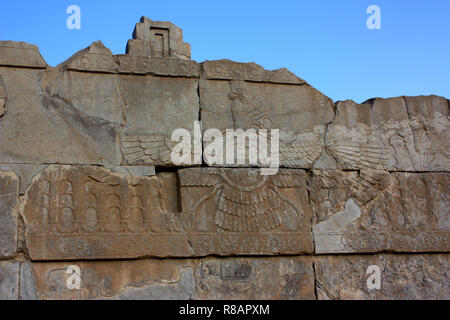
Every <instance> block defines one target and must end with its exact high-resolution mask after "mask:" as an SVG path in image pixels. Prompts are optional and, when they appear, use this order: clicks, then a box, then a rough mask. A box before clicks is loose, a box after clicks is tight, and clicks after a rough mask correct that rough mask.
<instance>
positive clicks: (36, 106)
mask: <svg viewBox="0 0 450 320" xmlns="http://www.w3.org/2000/svg"><path fill="white" fill-rule="evenodd" d="M81 77H83V76H81ZM0 78H2V79H3V82H4V83H5V84H6V93H7V103H6V107H7V112H6V113H5V114H4V116H3V117H1V118H0V162H3V163H33V164H42V163H75V164H120V162H121V155H120V150H119V145H118V143H117V140H118V137H117V127H116V126H115V125H114V124H112V123H109V122H107V121H105V120H104V119H101V118H99V117H97V116H98V115H100V116H101V113H100V112H99V111H98V110H96V109H95V107H94V106H99V104H97V103H99V101H105V102H110V101H111V99H110V98H106V97H107V96H108V95H109V96H110V95H111V93H112V92H111V91H110V90H109V89H107V92H106V93H105V92H103V93H101V94H99V93H98V92H97V94H98V97H99V99H100V100H96V99H94V100H93V101H90V102H89V101H88V104H84V102H86V100H85V99H84V98H83V96H82V93H81V91H82V88H83V85H82V83H80V80H81V79H80V78H78V79H77V80H76V81H78V87H77V88H73V91H72V95H67V91H70V90H66V89H67V88H66V87H65V81H64V73H62V72H60V71H58V70H56V69H48V70H46V71H43V70H31V69H21V68H4V67H0ZM74 81H75V80H74ZM91 81H92V82H91ZM88 83H91V84H99V83H100V81H99V78H98V77H96V76H93V77H92V79H91V80H88ZM80 86H81V87H80ZM106 87H107V86H106ZM110 89H111V87H110ZM92 90H95V88H87V89H86V92H84V94H87V96H89V92H92ZM91 96H93V95H91ZM71 97H72V98H73V99H74V102H72V101H71V100H70V99H71ZM102 98H105V99H103V100H102ZM80 104H82V105H81V106H80ZM104 107H105V108H109V107H108V106H104ZM85 112H86V113H85ZM103 116H104V117H105V118H106V119H108V117H113V116H111V115H108V114H107V113H106V110H105V113H103ZM110 120H111V119H110Z"/></svg>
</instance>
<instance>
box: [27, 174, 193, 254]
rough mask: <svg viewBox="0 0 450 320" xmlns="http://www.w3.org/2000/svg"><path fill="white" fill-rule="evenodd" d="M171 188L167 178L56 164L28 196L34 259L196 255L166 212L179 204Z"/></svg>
mask: <svg viewBox="0 0 450 320" xmlns="http://www.w3.org/2000/svg"><path fill="white" fill-rule="evenodd" d="M160 180H161V181H160ZM169 181H170V180H169ZM172 181H173V183H176V180H175V179H173V180H172ZM169 184H170V183H169V182H167V178H164V179H159V177H155V176H153V177H142V176H135V175H124V174H122V173H118V172H117V170H115V171H111V170H107V169H103V168H101V167H93V166H57V165H53V166H50V167H49V168H47V169H46V170H44V171H43V172H42V173H40V174H39V175H38V176H36V177H35V178H34V181H33V183H32V185H31V186H30V188H29V189H28V191H27V194H26V196H25V205H24V210H23V218H24V221H25V240H26V243H27V247H28V251H29V254H30V257H31V258H32V259H33V260H58V259H61V260H64V259H112V258H137V257H142V256H161V257H167V256H189V255H191V254H192V252H191V250H190V246H189V242H188V238H187V236H186V235H183V234H181V229H182V227H181V225H180V221H179V219H178V216H177V213H176V212H163V208H167V207H169V208H170V206H168V205H167V204H166V203H167V202H171V203H176V202H177V198H176V196H175V198H174V199H172V198H171V199H168V197H169V196H170V195H173V191H172V188H173V187H171V186H169ZM162 186H164V187H162ZM165 188H167V190H168V194H169V196H166V195H165V192H164V190H165Z"/></svg>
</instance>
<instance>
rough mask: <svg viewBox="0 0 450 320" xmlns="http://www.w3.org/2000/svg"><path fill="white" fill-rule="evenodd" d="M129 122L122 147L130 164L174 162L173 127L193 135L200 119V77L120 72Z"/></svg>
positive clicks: (127, 122) (122, 139) (165, 163)
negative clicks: (172, 156)
mask: <svg viewBox="0 0 450 320" xmlns="http://www.w3.org/2000/svg"><path fill="white" fill-rule="evenodd" d="M121 84H122V86H123V89H122V92H123V99H124V101H125V103H126V106H127V108H126V115H125V117H126V126H125V128H124V132H123V135H122V136H121V138H120V139H121V140H120V141H121V148H122V152H123V155H124V160H125V162H126V163H127V164H151V165H173V163H172V160H171V157H170V153H171V150H172V148H173V147H174V145H175V144H176V143H175V142H172V141H171V136H172V133H173V131H174V130H176V129H178V128H183V129H187V130H189V132H190V133H191V137H194V122H195V121H197V120H198V112H199V100H198V95H197V88H198V81H197V80H196V79H186V78H158V77H153V76H145V77H142V76H129V75H121Z"/></svg>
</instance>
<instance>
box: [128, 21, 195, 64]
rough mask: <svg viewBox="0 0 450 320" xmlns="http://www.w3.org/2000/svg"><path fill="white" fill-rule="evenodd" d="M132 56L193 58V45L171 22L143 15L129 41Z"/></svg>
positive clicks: (129, 50) (129, 51)
mask: <svg viewBox="0 0 450 320" xmlns="http://www.w3.org/2000/svg"><path fill="white" fill-rule="evenodd" d="M126 53H127V54H129V55H130V56H144V57H175V58H181V59H190V58H191V46H190V45H189V44H188V43H185V42H183V31H182V30H181V29H180V28H178V27H177V26H175V25H174V24H173V23H171V22H167V21H153V20H150V19H149V18H147V17H142V18H141V22H140V23H137V24H136V27H135V29H134V32H133V39H132V40H129V41H128V44H127V49H126Z"/></svg>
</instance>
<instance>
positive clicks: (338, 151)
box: [327, 144, 388, 169]
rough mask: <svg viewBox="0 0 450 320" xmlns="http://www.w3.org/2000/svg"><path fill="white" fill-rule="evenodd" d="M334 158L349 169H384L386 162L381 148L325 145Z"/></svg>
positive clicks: (358, 145) (385, 154) (365, 145)
mask: <svg viewBox="0 0 450 320" xmlns="http://www.w3.org/2000/svg"><path fill="white" fill-rule="evenodd" d="M327 149H328V150H329V151H330V152H331V154H332V155H334V157H335V158H337V159H339V160H341V161H342V162H344V163H346V164H347V165H348V166H349V167H351V168H361V169H384V167H385V164H386V161H387V160H388V157H387V152H386V150H385V149H384V148H383V147H380V146H377V145H370V144H335V145H327Z"/></svg>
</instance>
